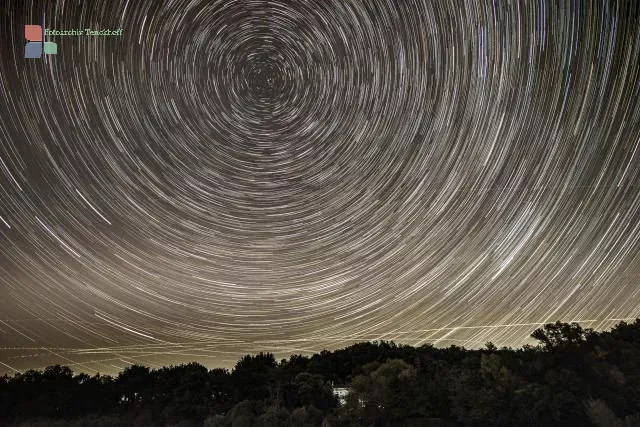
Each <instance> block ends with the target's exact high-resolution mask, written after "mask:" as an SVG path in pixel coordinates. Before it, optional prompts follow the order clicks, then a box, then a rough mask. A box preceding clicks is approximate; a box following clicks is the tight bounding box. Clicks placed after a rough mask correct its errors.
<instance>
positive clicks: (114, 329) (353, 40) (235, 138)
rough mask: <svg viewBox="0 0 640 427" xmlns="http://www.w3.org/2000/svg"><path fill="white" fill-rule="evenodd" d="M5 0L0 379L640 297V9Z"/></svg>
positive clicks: (503, 322) (223, 355) (624, 313)
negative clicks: (44, 32)
mask: <svg viewBox="0 0 640 427" xmlns="http://www.w3.org/2000/svg"><path fill="white" fill-rule="evenodd" d="M0 13H1V15H0V28H1V29H2V37H1V39H0V119H1V120H0V373H2V372H6V373H11V372H14V371H16V370H23V369H28V368H43V367H45V366H48V365H51V364H57V363H59V364H64V365H69V366H70V367H71V368H72V369H74V370H76V371H88V372H94V371H97V370H99V371H100V372H103V373H113V372H117V371H119V370H121V369H122V368H124V367H125V366H127V365H129V364H132V363H141V364H145V365H148V366H152V367H157V366H160V365H165V364H171V363H173V364H175V363H182V362H188V361H199V362H201V363H204V364H205V365H206V366H209V367H216V366H231V365H232V364H233V363H234V362H235V361H236V360H237V359H238V358H239V357H241V356H242V355H244V354H246V353H250V352H257V351H262V350H266V351H272V352H275V354H276V356H278V357H286V356H288V355H289V354H291V353H303V354H308V353H311V352H317V351H320V350H322V349H324V348H326V349H336V348H341V347H344V346H346V345H349V344H351V343H354V342H358V341H364V340H378V339H384V340H394V341H395V342H397V343H405V344H411V345H422V344H425V343H433V344H434V345H437V346H449V345H460V346H465V347H469V348H473V347H479V346H483V345H484V344H485V343H486V342H487V341H492V342H494V343H495V344H496V345H498V346H503V345H507V346H520V345H523V344H525V343H530V342H531V341H530V340H529V339H528V336H529V334H530V333H531V332H532V331H533V330H534V329H535V328H537V327H539V326H540V324H542V323H546V322H551V321H556V320H562V321H581V322H583V323H582V324H583V326H585V327H592V328H596V329H603V328H609V327H611V326H612V325H613V324H615V323H618V322H619V321H620V320H623V319H628V320H630V319H632V318H635V317H637V316H640V2H638V1H635V0H629V1H619V2H617V1H613V0H611V1H609V0H604V1H586V0H583V1H570V0H562V1H557V2H555V1H554V2H552V1H533V0H531V1H522V2H518V1H507V0H495V1H476V0H473V1H471V0H470V1H468V2H463V1H449V0H446V1H445V0H442V1H434V0H404V1H398V0H298V1H293V0H287V1H285V0H254V1H248V0H236V1H233V0H225V1H205V0H168V1H165V2H162V1H158V0H136V1H134V0H129V1H126V2H125V1H115V0H92V1H81V0H78V1H71V0H66V1H65V0H58V1H54V0H51V1H40V2H34V1H30V0H5V1H4V2H3V6H2V11H1V12H0ZM43 17H44V19H45V27H46V28H48V29H51V30H72V29H76V30H77V29H82V30H84V29H87V28H90V29H93V30H103V29H111V30H116V29H123V35H122V36H100V35H97V36H92V35H81V36H49V37H48V38H47V41H53V42H55V43H57V45H58V52H57V54H56V55H47V56H46V57H45V56H43V57H42V58H40V59H25V58H24V52H25V45H26V39H25V34H24V25H26V24H36V25H38V24H40V25H41V23H42V20H43ZM45 59H46V60H45Z"/></svg>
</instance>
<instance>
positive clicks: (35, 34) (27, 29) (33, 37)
mask: <svg viewBox="0 0 640 427" xmlns="http://www.w3.org/2000/svg"><path fill="white" fill-rule="evenodd" d="M24 37H25V38H26V39H27V40H29V41H32V42H41V41H42V27H41V26H40V25H25V26H24Z"/></svg>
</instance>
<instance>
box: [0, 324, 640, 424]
mask: <svg viewBox="0 0 640 427" xmlns="http://www.w3.org/2000/svg"><path fill="white" fill-rule="evenodd" d="M533 337H534V338H536V339H537V340H538V341H539V343H540V344H539V345H538V346H536V347H524V348H522V349H517V350H512V349H506V348H503V349H497V348H495V347H494V346H493V345H492V344H490V343H489V344H487V346H486V348H485V349H482V350H465V349H463V348H460V347H450V348H446V349H438V348H434V347H432V346H430V345H425V346H422V347H418V348H415V347H408V346H397V345H395V344H393V343H387V342H376V343H361V344H356V345H354V346H351V347H348V348H346V349H343V350H337V351H334V352H328V351H323V352H321V353H319V354H315V355H313V356H312V357H304V356H291V357H290V358H289V360H282V361H281V362H276V360H275V359H274V357H273V355H271V354H264V353H260V354H258V355H255V356H245V357H243V358H242V359H241V360H239V361H238V363H237V364H236V366H235V368H234V369H233V370H232V371H227V370H225V369H213V370H210V371H209V370H207V369H206V368H205V367H203V366H201V365H198V364H195V363H191V364H188V365H180V366H171V367H166V368H162V369H157V370H151V369H149V368H146V367H143V366H132V367H130V368H128V369H126V370H125V371H123V372H121V373H120V374H119V375H118V376H117V377H115V378H112V377H109V376H103V375H95V376H88V375H86V374H77V375H74V374H73V373H72V371H71V370H70V369H69V368H67V367H63V366H52V367H49V368H47V369H45V370H44V371H28V372H25V373H22V374H17V375H15V376H12V377H9V376H4V377H2V378H0V424H2V425H16V426H84V425H91V426H117V425H122V426H130V425H139V426H154V425H158V426H166V425H172V426H203V425H204V426H230V427H231V426H233V427H241V426H247V427H249V426H264V427H267V426H411V425H415V426H457V425H460V426H589V425H593V426H602V427H605V426H606V427H626V426H640V319H639V320H636V321H635V323H632V324H626V323H624V322H623V323H620V324H619V325H618V326H616V327H615V328H613V329H612V330H611V331H607V332H600V333H598V332H593V331H591V330H584V329H582V328H581V327H580V326H579V325H577V324H564V323H556V324H550V325H547V326H545V327H544V329H539V330H537V331H536V332H534V334H533ZM332 385H333V386H332ZM334 387H335V388H338V387H339V388H342V389H347V390H348V394H347V395H346V398H345V399H344V400H343V401H342V402H340V401H339V399H338V398H337V397H336V396H335V394H334Z"/></svg>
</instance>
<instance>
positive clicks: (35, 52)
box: [24, 42, 42, 58]
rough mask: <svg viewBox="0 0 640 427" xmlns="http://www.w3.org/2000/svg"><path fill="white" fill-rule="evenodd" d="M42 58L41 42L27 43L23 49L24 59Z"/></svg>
mask: <svg viewBox="0 0 640 427" xmlns="http://www.w3.org/2000/svg"><path fill="white" fill-rule="evenodd" d="M40 56H42V42H29V43H27V45H26V46H25V47H24V57H25V58H40Z"/></svg>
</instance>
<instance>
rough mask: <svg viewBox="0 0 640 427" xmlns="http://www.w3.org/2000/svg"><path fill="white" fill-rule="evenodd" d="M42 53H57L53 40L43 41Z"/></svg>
mask: <svg viewBox="0 0 640 427" xmlns="http://www.w3.org/2000/svg"><path fill="white" fill-rule="evenodd" d="M44 53H46V54H47V55H56V54H57V53H58V45H57V44H56V43H54V42H44Z"/></svg>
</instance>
